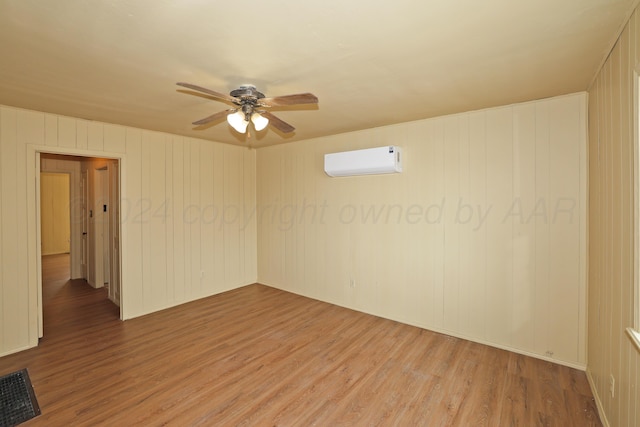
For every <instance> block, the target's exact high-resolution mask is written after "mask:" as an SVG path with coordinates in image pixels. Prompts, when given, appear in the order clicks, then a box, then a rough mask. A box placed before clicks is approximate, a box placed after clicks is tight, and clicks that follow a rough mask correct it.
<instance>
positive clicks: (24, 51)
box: [0, 0, 637, 147]
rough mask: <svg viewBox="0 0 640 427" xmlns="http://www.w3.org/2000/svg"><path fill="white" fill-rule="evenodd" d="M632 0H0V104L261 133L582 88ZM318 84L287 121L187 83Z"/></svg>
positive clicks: (363, 122)
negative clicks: (236, 115) (225, 115)
mask: <svg viewBox="0 0 640 427" xmlns="http://www.w3.org/2000/svg"><path fill="white" fill-rule="evenodd" d="M636 4H637V0H526V1H525V0H482V1H479V0H391V1H390V0H349V1H346V0H324V1H301V0H270V1H258V0H245V1H229V0H226V1H216V0H101V1H80V0H55V1H47V0H0V104H5V105H11V106H17V107H23V108H28V109H33V110H39V111H46V112H52V113H58V114H62V115H68V116H74V117H80V118H86V119H91V120H99V121H103V122H108V123H117V124H123V125H129V126H135V127H138V128H143V129H154V130H159V131H165V132H171V133H175V134H180V135H189V136H194V137H199V138H204V139H210V140H214V141H221V142H226V143H232V144H250V145H252V146H256V147H259V146H264V145H271V144H277V143H282V142H290V141H295V140H301V139H308V138H313V137H318V136H323V135H331V134H337V133H342V132H347V131H353V130H358V129H365V128H372V127H377V126H382V125H387V124H391V123H398V122H404V121H410V120H416V119H421V118H427V117H434V116H440V115H443V114H449V113H455V112H462V111H470V110H475V109H480V108H486V107H492V106H497V105H505V104H510V103H514V102H520V101H527V100H533V99H539V98H545V97H549V96H555V95H560V94H565V93H572V92H577V91H582V90H586V89H587V88H588V86H589V83H590V82H591V80H592V78H593V76H594V75H595V73H596V72H597V71H598V67H599V66H600V64H601V63H602V62H603V60H604V58H605V56H606V54H607V53H608V51H609V49H610V48H611V46H612V44H613V42H614V41H615V38H616V36H617V34H618V32H619V30H620V28H621V26H622V25H623V24H624V21H625V19H626V18H627V17H628V16H629V14H630V12H631V11H632V10H633V8H634V7H635V5H636ZM180 81H183V82H189V83H193V84H196V85H199V86H204V87H207V88H210V89H213V90H215V91H218V92H223V93H228V92H229V91H231V90H233V89H235V88H237V87H238V86H239V85H240V84H245V83H251V84H254V85H256V86H257V88H258V90H260V91H261V92H263V93H265V95H266V96H268V97H270V96H280V95H288V94H292V93H301V92H311V93H313V94H315V95H316V96H318V98H319V100H320V101H319V104H318V106H317V107H315V106H314V107H313V108H309V107H306V108H297V109H295V110H282V109H272V110H271V111H272V112H273V113H275V114H276V115H277V116H278V117H280V118H281V119H283V120H285V121H287V122H289V123H291V124H292V125H293V126H295V127H296V128H297V129H296V132H295V133H294V134H293V135H290V136H284V135H282V134H280V133H278V131H276V130H274V129H273V128H271V127H270V128H268V129H267V130H266V131H263V132H260V133H259V134H256V135H252V137H251V140H250V141H247V139H246V137H245V136H240V135H238V134H237V133H235V132H234V131H233V130H232V129H231V127H230V126H229V125H228V124H227V123H226V122H225V121H222V122H217V124H215V125H214V126H210V127H208V128H206V129H202V130H195V129H194V126H193V125H191V122H193V121H195V120H197V119H201V118H203V117H205V116H208V115H211V114H213V113H215V112H217V111H220V110H223V109H226V108H229V106H228V105H227V104H225V103H223V102H219V101H213V100H211V99H207V98H205V97H201V96H195V95H193V94H188V93H185V92H181V90H182V88H180V87H178V86H176V84H175V83H176V82H180Z"/></svg>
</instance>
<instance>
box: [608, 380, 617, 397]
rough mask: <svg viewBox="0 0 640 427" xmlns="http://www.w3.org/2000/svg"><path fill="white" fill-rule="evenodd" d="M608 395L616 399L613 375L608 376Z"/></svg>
mask: <svg viewBox="0 0 640 427" xmlns="http://www.w3.org/2000/svg"><path fill="white" fill-rule="evenodd" d="M609 393H611V397H616V379H615V378H614V377H613V374H610V375H609Z"/></svg>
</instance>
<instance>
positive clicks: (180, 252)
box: [169, 137, 186, 303]
mask: <svg viewBox="0 0 640 427" xmlns="http://www.w3.org/2000/svg"><path fill="white" fill-rule="evenodd" d="M172 148H173V151H172V153H171V156H169V157H170V158H171V159H172V169H173V180H172V181H171V185H173V190H172V197H171V201H172V203H171V206H172V207H173V215H172V218H171V219H172V221H170V222H171V225H172V227H173V269H174V270H173V271H174V274H173V284H174V285H173V292H174V301H175V302H176V303H181V302H183V301H184V300H185V297H186V296H185V256H186V253H185V244H184V211H185V199H184V191H183V189H184V174H185V170H184V138H180V137H173V141H172Z"/></svg>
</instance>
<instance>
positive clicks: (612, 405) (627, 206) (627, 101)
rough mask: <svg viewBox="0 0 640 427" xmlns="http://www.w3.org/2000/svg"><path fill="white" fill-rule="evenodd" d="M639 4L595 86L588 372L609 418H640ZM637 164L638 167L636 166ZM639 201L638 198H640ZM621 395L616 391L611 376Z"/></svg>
mask: <svg viewBox="0 0 640 427" xmlns="http://www.w3.org/2000/svg"><path fill="white" fill-rule="evenodd" d="M639 20H640V17H639V16H638V11H637V10H636V11H635V12H634V14H633V15H632V16H631V18H630V20H629V22H628V24H627V26H626V28H625V29H624V31H623V32H622V34H621V36H620V38H619V40H618V41H617V43H616V45H615V47H614V48H613V51H612V52H611V54H610V55H609V58H608V59H607V61H606V63H605V64H604V66H603V68H602V69H601V70H600V72H599V74H598V76H597V77H596V79H595V81H594V84H593V85H592V87H591V88H590V89H589V97H590V102H589V182H590V185H589V199H590V205H589V310H588V338H589V345H588V360H589V364H588V367H587V372H588V375H589V378H590V380H591V383H592V386H593V388H594V390H593V391H594V394H595V396H596V400H597V401H598V403H599V409H600V410H601V412H602V415H603V417H604V418H606V420H607V421H608V423H609V424H610V425H621V426H622V425H625V426H627V425H629V426H632V425H633V426H635V425H640V413H639V412H638V406H639V405H638V401H639V399H638V389H639V388H640V378H639V377H638V364H639V363H640V354H638V352H637V351H636V349H635V348H634V347H633V346H632V344H631V343H630V341H629V340H628V339H627V337H626V336H625V334H624V328H626V327H628V326H632V323H633V316H634V304H639V303H640V302H639V301H638V299H639V298H638V294H637V286H638V285H637V283H636V281H637V280H638V279H637V278H634V271H633V269H634V259H635V257H637V256H638V254H635V253H634V247H633V244H634V243H633V238H632V236H633V235H634V233H637V224H635V221H636V219H635V218H634V206H633V203H634V187H635V186H636V185H638V184H637V183H636V182H634V164H633V161H634V159H637V150H638V149H639V148H638V142H637V141H636V140H635V138H634V125H635V123H634V121H636V120H637V119H635V117H637V116H638V111H637V108H638V107H637V106H636V105H634V102H633V100H634V94H633V93H632V92H633V88H634V82H633V79H634V74H633V73H634V71H636V72H637V71H639V70H638V68H637V65H636V64H638V61H639V60H640V43H639V40H638V38H639V37H640V34H639V33H638V22H639ZM636 167H637V166H636ZM635 203H638V201H637V200H636V201H635ZM610 375H613V376H614V378H615V379H616V396H615V397H611V395H610V394H609V376H610Z"/></svg>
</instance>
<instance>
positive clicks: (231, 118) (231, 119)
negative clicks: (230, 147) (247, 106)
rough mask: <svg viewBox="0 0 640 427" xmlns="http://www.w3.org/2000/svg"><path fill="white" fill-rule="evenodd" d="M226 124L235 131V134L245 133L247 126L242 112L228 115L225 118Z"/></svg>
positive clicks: (247, 123)
mask: <svg viewBox="0 0 640 427" xmlns="http://www.w3.org/2000/svg"><path fill="white" fill-rule="evenodd" d="M227 122H228V123H229V124H230V125H231V127H232V128H234V129H235V130H236V132H239V133H245V132H246V131H247V126H249V122H248V121H247V120H245V117H244V113H243V112H242V111H236V112H235V113H231V114H229V115H228V116H227Z"/></svg>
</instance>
